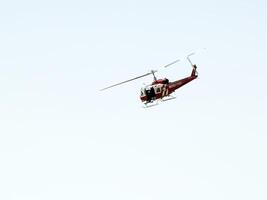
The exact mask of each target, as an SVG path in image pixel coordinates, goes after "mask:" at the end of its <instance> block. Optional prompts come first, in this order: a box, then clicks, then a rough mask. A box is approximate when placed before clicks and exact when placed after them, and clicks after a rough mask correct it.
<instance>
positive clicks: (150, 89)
mask: <svg viewBox="0 0 267 200" xmlns="http://www.w3.org/2000/svg"><path fill="white" fill-rule="evenodd" d="M197 77H198V75H197V73H196V69H195V68H194V69H193V71H192V73H191V76H189V77H186V78H183V79H180V80H177V81H173V82H169V80H168V79H158V80H155V81H154V82H153V83H152V84H151V85H148V86H146V87H144V88H142V89H141V95H140V99H141V101H142V102H144V103H150V102H153V101H154V100H157V99H163V98H164V97H168V96H169V95H170V94H171V93H173V92H175V90H177V89H179V88H180V87H182V86H184V85H185V84H187V83H189V82H191V81H192V80H194V79H196V78H197Z"/></svg>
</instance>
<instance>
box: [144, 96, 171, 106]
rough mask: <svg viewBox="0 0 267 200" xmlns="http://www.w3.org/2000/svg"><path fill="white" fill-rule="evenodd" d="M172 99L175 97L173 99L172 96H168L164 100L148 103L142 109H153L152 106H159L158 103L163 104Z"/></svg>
mask: <svg viewBox="0 0 267 200" xmlns="http://www.w3.org/2000/svg"><path fill="white" fill-rule="evenodd" d="M173 99H176V97H173V96H168V97H167V98H164V99H160V100H159V99H158V100H155V101H153V102H148V103H145V104H144V106H143V108H150V107H154V106H157V105H159V101H161V102H165V101H169V100H173Z"/></svg>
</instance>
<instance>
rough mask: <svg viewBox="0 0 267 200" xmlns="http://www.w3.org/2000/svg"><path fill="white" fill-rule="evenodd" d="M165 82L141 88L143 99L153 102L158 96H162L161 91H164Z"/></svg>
mask: <svg viewBox="0 0 267 200" xmlns="http://www.w3.org/2000/svg"><path fill="white" fill-rule="evenodd" d="M162 88H163V84H156V85H148V86H146V87H144V88H142V89H141V95H140V97H141V99H143V98H145V97H146V99H147V102H151V101H153V100H155V99H157V97H158V96H160V93H161V92H162Z"/></svg>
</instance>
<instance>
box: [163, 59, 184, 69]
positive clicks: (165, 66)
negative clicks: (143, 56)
mask: <svg viewBox="0 0 267 200" xmlns="http://www.w3.org/2000/svg"><path fill="white" fill-rule="evenodd" d="M179 61H180V59H178V60H175V61H173V62H171V63H169V64H167V65H164V66H163V67H164V68H167V67H169V66H171V65H173V64H175V63H177V62H179Z"/></svg>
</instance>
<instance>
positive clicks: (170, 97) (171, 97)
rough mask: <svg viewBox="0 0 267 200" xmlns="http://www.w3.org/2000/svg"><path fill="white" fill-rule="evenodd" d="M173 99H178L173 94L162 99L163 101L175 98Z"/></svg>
mask: <svg viewBox="0 0 267 200" xmlns="http://www.w3.org/2000/svg"><path fill="white" fill-rule="evenodd" d="M173 99H176V97H173V96H169V97H167V98H166V99H161V101H163V102H164V101H169V100H173Z"/></svg>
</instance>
